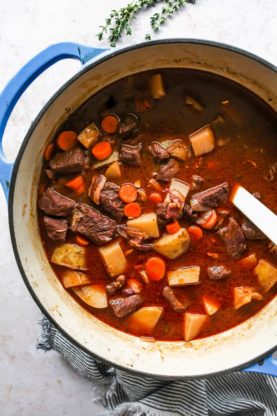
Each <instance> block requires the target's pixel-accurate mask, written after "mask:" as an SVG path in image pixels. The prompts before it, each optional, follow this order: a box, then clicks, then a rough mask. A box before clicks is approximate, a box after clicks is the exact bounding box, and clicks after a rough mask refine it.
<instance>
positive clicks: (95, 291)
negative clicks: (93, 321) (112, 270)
mask: <svg viewBox="0 0 277 416" xmlns="http://www.w3.org/2000/svg"><path fill="white" fill-rule="evenodd" d="M73 291H74V293H75V294H76V295H77V296H79V298H80V299H82V301H83V302H85V303H86V304H87V305H89V306H92V307H93V308H97V309H104V308H107V306H108V301H107V294H106V289H105V286H104V285H101V284H97V285H88V286H83V287H81V288H80V289H73Z"/></svg>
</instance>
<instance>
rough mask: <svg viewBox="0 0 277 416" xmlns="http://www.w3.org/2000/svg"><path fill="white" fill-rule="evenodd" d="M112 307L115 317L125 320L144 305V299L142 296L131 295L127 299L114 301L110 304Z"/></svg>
mask: <svg viewBox="0 0 277 416" xmlns="http://www.w3.org/2000/svg"><path fill="white" fill-rule="evenodd" d="M109 304H110V306H111V307H112V309H113V311H114V314H115V316H117V317H118V318H123V317H124V316H126V315H129V314H130V313H132V312H135V311H136V310H137V309H138V308H139V307H140V305H142V304H143V298H142V296H141V295H131V296H128V297H127V298H117V299H112V300H110V302H109Z"/></svg>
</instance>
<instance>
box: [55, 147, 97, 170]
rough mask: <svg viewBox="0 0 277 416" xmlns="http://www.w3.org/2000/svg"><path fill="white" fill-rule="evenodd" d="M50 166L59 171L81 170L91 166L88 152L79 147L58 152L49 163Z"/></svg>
mask: <svg viewBox="0 0 277 416" xmlns="http://www.w3.org/2000/svg"><path fill="white" fill-rule="evenodd" d="M49 165H50V168H51V169H52V170H53V171H55V172H59V173H75V172H81V171H82V170H86V169H88V168H89V157H88V155H87V152H86V151H85V150H83V149H80V148H79V147H76V148H75V149H72V150H68V151H66V152H60V153H57V154H56V155H55V156H54V158H53V159H52V160H51V161H50V163H49Z"/></svg>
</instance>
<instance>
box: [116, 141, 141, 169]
mask: <svg viewBox="0 0 277 416" xmlns="http://www.w3.org/2000/svg"><path fill="white" fill-rule="evenodd" d="M141 151H142V144H141V143H139V144H137V145H136V146H131V145H129V144H123V145H122V146H121V149H120V153H119V159H120V160H121V162H123V163H126V165H130V166H141V165H142V161H141Z"/></svg>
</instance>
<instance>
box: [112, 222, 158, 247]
mask: <svg viewBox="0 0 277 416" xmlns="http://www.w3.org/2000/svg"><path fill="white" fill-rule="evenodd" d="M117 233H118V234H119V235H120V236H121V237H122V238H124V239H125V240H127V241H128V243H129V244H130V246H131V247H134V248H136V249H137V250H139V251H150V250H152V247H153V245H152V243H149V242H145V240H146V236H145V234H144V233H143V232H142V231H139V230H137V229H136V228H131V227H127V225H126V224H121V225H118V226H117Z"/></svg>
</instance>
